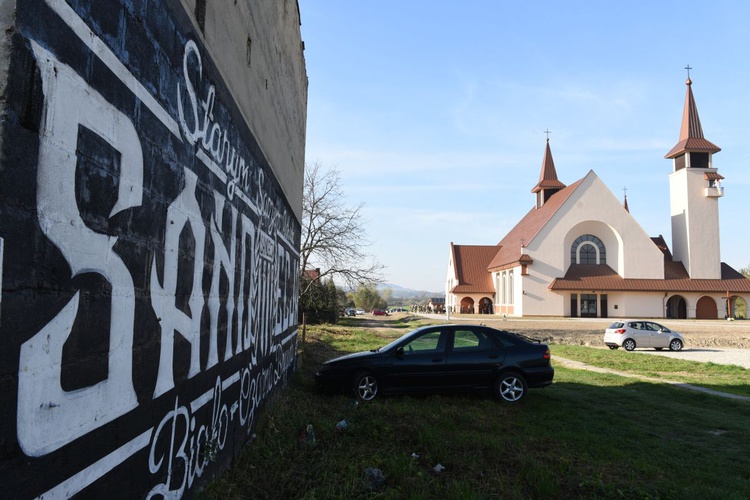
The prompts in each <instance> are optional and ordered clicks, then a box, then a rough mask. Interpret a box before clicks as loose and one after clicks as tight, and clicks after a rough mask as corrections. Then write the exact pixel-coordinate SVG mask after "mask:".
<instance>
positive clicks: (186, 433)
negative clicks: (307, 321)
mask: <svg viewBox="0 0 750 500" xmlns="http://www.w3.org/2000/svg"><path fill="white" fill-rule="evenodd" d="M0 23H2V24H1V25H0V28H2V29H1V30H0V120H1V121H0V280H1V281H2V295H1V296H0V339H2V348H0V485H2V488H3V490H2V493H0V496H2V497H4V498H36V497H42V498H45V499H46V498H69V497H73V496H79V497H85V498H144V497H147V498H181V497H191V496H194V495H195V494H196V492H197V491H198V490H199V489H200V487H201V485H202V484H204V483H205V482H206V481H208V480H210V479H213V478H214V477H216V476H217V475H218V474H219V473H220V472H221V471H222V470H224V469H225V468H226V467H228V465H229V464H230V462H231V460H232V458H233V457H234V456H236V454H237V453H238V452H239V451H240V450H241V449H242V447H243V446H244V445H245V443H246V442H247V441H248V439H249V437H250V436H251V434H252V431H253V422H254V420H255V418H256V416H257V413H258V409H259V408H260V407H261V406H262V405H263V404H264V402H265V401H267V400H268V398H269V397H270V396H272V395H273V394H275V393H277V392H278V391H279V390H281V388H283V386H284V383H285V381H286V380H287V377H288V376H289V374H290V373H291V372H292V370H293V369H294V366H295V361H296V345H297V297H298V288H299V276H298V267H299V242H300V222H299V220H300V213H301V208H300V207H301V199H302V180H303V165H304V141H305V138H304V134H305V120H306V102H307V77H306V72H305V63H304V56H303V52H302V43H301V39H300V31H299V25H300V22H299V10H298V8H297V4H296V2H295V1H294V0H251V1H243V2H229V1H221V2H208V3H207V2H204V1H202V0H201V2H197V3H196V2H190V1H182V2H181V1H179V0H122V1H110V0H107V1H84V0H24V1H22V2H16V1H12V0H5V1H3V2H2V3H0Z"/></svg>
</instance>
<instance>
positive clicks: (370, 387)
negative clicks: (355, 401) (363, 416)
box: [354, 373, 378, 401]
mask: <svg viewBox="0 0 750 500" xmlns="http://www.w3.org/2000/svg"><path fill="white" fill-rule="evenodd" d="M354 393H355V394H356V395H357V398H359V399H361V400H362V401H372V400H373V399H375V396H377V395H378V379H376V378H375V376H374V375H372V374H371V373H358V374H357V376H356V377H354Z"/></svg>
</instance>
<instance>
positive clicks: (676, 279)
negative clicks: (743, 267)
mask: <svg viewBox="0 0 750 500" xmlns="http://www.w3.org/2000/svg"><path fill="white" fill-rule="evenodd" d="M667 264H668V265H667ZM549 289H550V290H555V291H583V290H588V291H591V290H596V291H598V292H704V293H727V292H728V293H748V292H750V279H747V278H745V276H743V275H742V274H741V273H739V272H737V271H736V270H734V269H733V268H732V267H730V266H729V265H727V264H725V263H724V262H722V263H721V279H690V278H689V277H688V274H687V272H686V271H685V267H684V266H683V265H682V263H681V262H673V261H669V262H665V266H664V279H663V280H661V279H625V278H623V277H622V276H620V275H619V274H617V273H616V272H615V271H614V270H613V269H612V268H611V267H609V266H608V265H606V264H599V265H597V264H573V265H571V266H570V267H569V268H568V272H566V273H565V276H564V277H563V278H556V279H555V280H554V281H552V283H550V285H549Z"/></svg>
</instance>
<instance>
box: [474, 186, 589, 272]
mask: <svg viewBox="0 0 750 500" xmlns="http://www.w3.org/2000/svg"><path fill="white" fill-rule="evenodd" d="M582 180H583V179H580V180H578V181H576V182H574V183H573V184H571V185H570V186H567V187H566V188H564V189H561V190H560V191H558V192H557V193H555V194H554V195H553V196H552V197H551V198H550V199H549V200H547V202H546V203H545V204H544V205H542V206H541V207H540V208H532V209H531V211H529V213H527V214H526V215H525V216H524V218H523V219H521V221H520V222H519V223H518V224H516V226H515V227H514V228H513V229H511V230H510V232H509V233H508V234H506V235H505V237H504V238H503V239H502V240H500V243H498V245H499V246H500V251H499V252H497V255H495V256H494V259H492V261H491V262H490V263H489V265H488V266H487V268H486V269H485V271H490V272H492V271H496V270H500V269H503V268H505V267H508V266H511V265H514V264H516V263H518V262H520V260H521V255H522V254H521V247H523V246H525V245H526V244H527V243H529V242H530V241H531V240H532V239H533V238H534V236H536V235H537V233H538V232H539V231H540V230H541V229H542V228H543V227H544V225H545V224H546V223H547V221H549V220H550V219H551V218H552V216H553V215H555V213H556V212H557V210H558V209H559V208H560V207H561V206H562V204H563V203H564V202H565V200H567V199H568V197H570V195H571V194H572V193H573V191H575V190H576V188H577V187H578V185H579V184H580V183H581V181H582Z"/></svg>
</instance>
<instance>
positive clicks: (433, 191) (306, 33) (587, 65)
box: [299, 0, 750, 292]
mask: <svg viewBox="0 0 750 500" xmlns="http://www.w3.org/2000/svg"><path fill="white" fill-rule="evenodd" d="M299 6H300V11H301V17H302V26H301V29H302V39H303V40H304V42H305V58H306V62H307V74H308V78H309V97H308V121H307V148H306V162H308V163H311V162H316V161H317V162H319V163H321V164H322V165H326V166H333V167H336V168H337V169H338V170H339V171H340V173H341V177H342V185H343V188H344V190H345V192H346V194H347V201H348V202H349V203H351V204H352V205H354V204H358V203H360V202H363V203H364V204H365V209H364V215H365V217H366V218H367V221H368V226H367V228H368V235H369V238H370V239H371V240H372V241H373V245H372V246H371V247H370V248H369V252H370V253H371V254H372V255H374V256H375V257H376V258H377V259H378V261H380V262H381V263H382V264H384V265H386V266H387V269H386V280H387V281H388V282H390V283H394V284H397V285H400V286H404V287H408V288H414V289H419V290H428V291H434V292H438V291H442V290H443V289H444V283H445V277H446V272H447V264H448V253H449V247H450V243H451V242H454V243H456V244H496V243H497V242H498V241H500V239H501V238H502V237H503V236H504V235H505V234H506V233H507V232H508V231H509V230H510V229H511V228H512V227H513V226H514V225H515V224H516V223H517V222H518V221H519V220H520V219H521V217H523V215H524V214H526V212H528V210H529V209H531V208H532V207H533V205H534V195H533V194H532V193H531V189H532V188H533V187H534V185H535V184H536V183H537V181H538V178H539V172H540V168H541V163H542V156H543V153H544V144H545V138H546V135H545V133H544V131H545V130H547V129H548V130H550V131H551V133H550V146H551V148H552V154H553V157H554V160H555V166H556V169H557V174H558V177H559V179H560V180H561V181H562V182H564V183H565V184H572V183H573V182H575V181H576V180H578V179H580V178H581V177H583V176H584V175H586V173H587V172H588V171H589V170H594V171H595V172H596V173H597V175H598V176H599V177H600V178H601V179H602V180H603V181H604V183H605V184H606V185H607V186H608V187H609V188H610V190H611V191H612V192H613V193H614V194H615V196H617V197H618V198H620V199H622V196H623V188H627V195H628V205H629V207H630V212H631V214H633V216H634V217H635V219H636V220H637V221H638V222H639V223H640V224H641V226H642V227H643V228H644V230H645V231H646V232H647V233H648V234H649V235H650V236H658V235H660V234H661V235H663V236H664V237H665V239H666V240H667V242H668V243H669V245H670V248H671V246H672V245H671V230H670V213H669V178H668V176H669V173H670V172H671V168H672V164H671V161H670V160H665V159H664V155H665V154H666V153H667V152H668V151H669V150H670V149H671V148H672V146H674V145H675V144H676V143H677V142H678V138H679V132H680V121H681V118H682V109H683V104H684V100H685V90H686V88H685V80H686V76H687V75H686V71H685V69H684V67H685V66H686V65H688V64H689V65H690V66H691V67H692V68H693V69H692V70H691V74H690V76H691V78H692V80H693V93H694V96H695V99H696V103H697V106H698V111H699V114H700V118H701V123H702V125H703V131H704V134H705V137H706V138H707V139H708V140H710V141H711V142H713V143H714V144H716V145H718V146H719V147H720V148H722V151H721V152H720V153H718V154H716V155H715V156H714V166H715V167H717V168H718V169H719V173H720V174H722V175H723V176H724V177H725V178H726V179H725V181H724V182H723V184H722V185H723V186H724V187H725V196H724V197H723V198H722V199H720V201H719V217H720V232H721V256H722V260H723V261H724V262H727V263H728V264H729V265H731V266H733V267H735V268H736V269H739V268H742V267H746V266H747V265H748V264H750V251H749V250H748V248H747V247H748V242H749V241H750V238H749V237H748V207H749V206H750V204H748V201H747V199H746V197H747V193H748V187H749V186H750V175H749V174H748V169H750V154H749V151H750V147H749V146H748V139H750V134H748V127H750V121H749V120H748V115H749V113H748V111H750V110H749V109H748V108H749V106H750V69H749V66H748V59H749V57H748V51H749V50H750V30H748V29H747V19H749V18H750V3H746V2H740V1H734V2H723V1H714V2H710V3H709V2H698V1H674V2H672V1H660V2H646V1H643V2H638V1H636V2H594V1H586V2H584V1H574V0H569V1H565V2H552V1H538V2H518V1H501V0H497V1H490V0H467V1H465V2H455V1H451V2H448V1H442V0H432V1H426V0H424V1H423V0H411V1H405V0H400V1H394V0H380V1H378V2H363V1H355V0H348V1H345V0H299Z"/></svg>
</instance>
